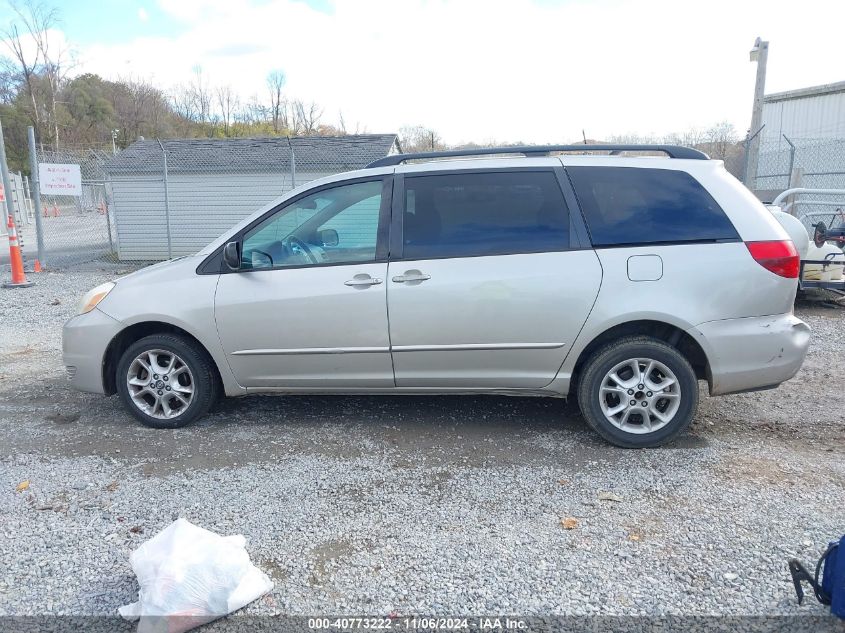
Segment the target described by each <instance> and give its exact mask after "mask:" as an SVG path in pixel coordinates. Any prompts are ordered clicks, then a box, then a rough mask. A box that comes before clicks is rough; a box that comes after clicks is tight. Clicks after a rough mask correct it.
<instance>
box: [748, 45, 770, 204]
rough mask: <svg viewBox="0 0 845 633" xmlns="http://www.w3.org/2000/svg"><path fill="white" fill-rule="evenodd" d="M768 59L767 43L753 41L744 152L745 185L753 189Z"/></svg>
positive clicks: (758, 155)
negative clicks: (751, 87) (751, 100)
mask: <svg viewBox="0 0 845 633" xmlns="http://www.w3.org/2000/svg"><path fill="white" fill-rule="evenodd" d="M768 58H769V43H768V42H764V41H763V40H762V39H760V38H759V37H758V38H757V39H756V40H755V41H754V48H752V49H751V53H750V59H751V61H752V62H757V80H756V82H755V83H754V108H753V110H752V111H751V128H750V129H749V130H748V135H749V138H750V140H749V142H748V147H747V148H746V151H747V152H748V153H749V154H748V158H747V164H748V169H747V171H746V174H745V178H746V180H745V185H746V186H747V187H748V188H749V189H752V190H753V189H754V185H755V182H756V180H757V162H758V159H759V157H760V135H759V134H758V132H759V131H760V127H761V126H762V125H763V97H764V96H765V94H766V62H767V61H768Z"/></svg>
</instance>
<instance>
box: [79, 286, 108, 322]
mask: <svg viewBox="0 0 845 633" xmlns="http://www.w3.org/2000/svg"><path fill="white" fill-rule="evenodd" d="M112 288H114V282H113V281H107V282H106V283H104V284H100V285H99V286H97V287H96V288H94V289H93V290H89V291H88V292H87V293H85V296H84V297H82V301H81V302H80V303H79V314H85V313H86V312H91V310H93V309H94V308H96V307H97V304H98V303H100V301H102V300H103V299H105V298H106V295H107V294H109V293H110V292H111V290H112Z"/></svg>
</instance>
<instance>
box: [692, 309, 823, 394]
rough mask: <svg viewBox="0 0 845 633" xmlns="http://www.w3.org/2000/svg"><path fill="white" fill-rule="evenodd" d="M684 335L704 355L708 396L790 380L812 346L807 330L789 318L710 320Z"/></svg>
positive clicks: (791, 316) (783, 316) (789, 315)
mask: <svg viewBox="0 0 845 633" xmlns="http://www.w3.org/2000/svg"><path fill="white" fill-rule="evenodd" d="M687 333H688V334H690V335H691V336H692V337H693V338H694V339H695V340H696V341H698V342H699V344H700V345H701V347H702V349H704V351H705V353H706V354H707V359H708V361H709V364H710V376H709V379H710V395H712V396H716V395H723V394H726V393H735V392H738V391H748V390H753V389H760V388H763V387H772V386H776V385H778V384H780V383H782V382H784V381H786V380H789V379H790V378H792V377H793V376H794V375H795V374H796V373H797V372H798V370H799V369H800V368H801V363H803V362H804V356H805V355H806V354H807V347H808V346H809V344H810V326H808V325H807V324H806V323H804V322H803V321H802V320H801V319H799V318H797V317H795V316H794V315H792V314H778V315H774V316H765V317H747V318H743V319H724V320H720V321H708V322H707V323H701V324H699V325H697V326H696V327H694V328H690V329H689V330H687Z"/></svg>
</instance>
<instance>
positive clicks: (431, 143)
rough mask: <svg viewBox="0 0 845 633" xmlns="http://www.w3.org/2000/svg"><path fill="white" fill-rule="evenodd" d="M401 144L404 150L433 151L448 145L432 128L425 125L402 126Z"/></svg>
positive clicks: (400, 131)
mask: <svg viewBox="0 0 845 633" xmlns="http://www.w3.org/2000/svg"><path fill="white" fill-rule="evenodd" d="M399 144H400V145H401V146H402V151H403V152H431V151H436V150H441V149H445V147H446V145H445V144H444V143H443V139H442V138H441V137H440V135H439V134H438V133H437V132H435V131H434V130H433V129H432V128H429V127H425V126H424V125H413V126H405V127H402V128H400V129H399Z"/></svg>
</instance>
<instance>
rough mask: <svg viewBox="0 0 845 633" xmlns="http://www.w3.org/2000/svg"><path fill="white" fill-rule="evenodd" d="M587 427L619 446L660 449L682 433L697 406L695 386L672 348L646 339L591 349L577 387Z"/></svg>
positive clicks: (689, 371)
mask: <svg viewBox="0 0 845 633" xmlns="http://www.w3.org/2000/svg"><path fill="white" fill-rule="evenodd" d="M578 402H579V404H580V407H581V412H582V414H583V415H584V419H585V420H586V421H587V424H589V425H590V427H591V428H593V429H594V430H595V431H596V432H597V433H598V434H599V435H601V436H602V437H603V438H605V439H606V440H607V441H609V442H611V443H612V444H615V445H616V446H621V447H624V448H645V447H651V446H660V445H661V444H665V443H666V442H669V441H670V440H672V439H674V438H675V437H676V436H677V435H678V434H680V433H681V432H682V431H683V430H684V429H686V428H687V427H688V426H689V424H690V422H692V418H693V416H694V415H695V412H696V409H697V408H698V382H697V380H696V377H695V372H694V371H693V368H692V366H691V365H690V364H689V361H687V359H686V358H685V357H684V356H683V355H682V354H681V353H680V352H679V351H678V350H677V349H675V348H674V347H672V346H671V345H668V344H667V343H664V342H663V341H660V340H658V339H654V338H651V337H647V336H637V337H628V338H623V339H620V340H618V341H614V342H612V343H609V344H608V345H606V346H604V347H602V348H600V349H599V350H598V351H596V352H595V353H594V354H593V355H592V357H591V358H590V359H589V360H588V361H587V363H586V364H585V366H584V368H583V371H582V372H581V379H580V381H579V383H578Z"/></svg>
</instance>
